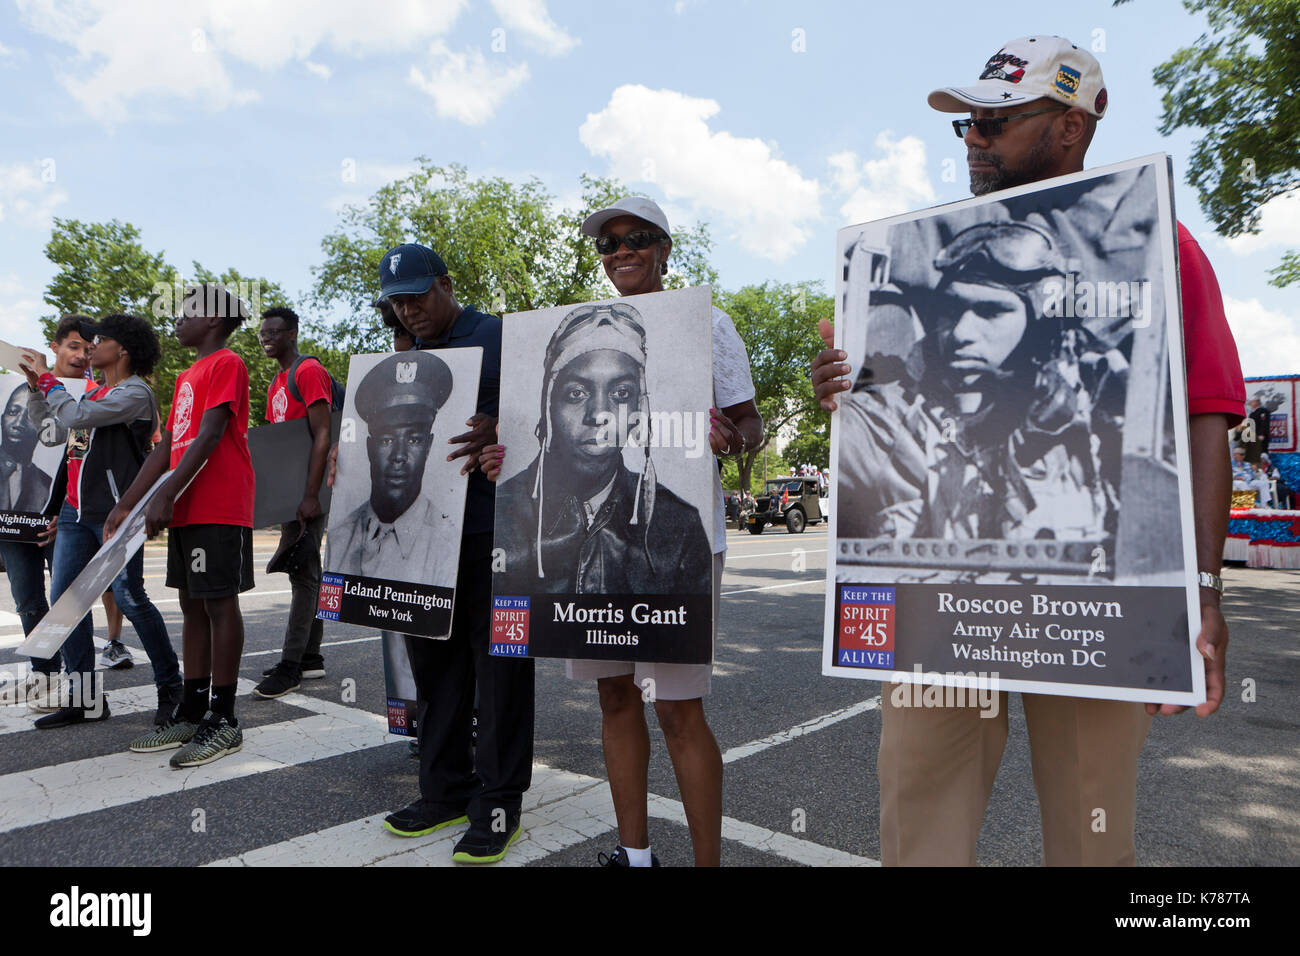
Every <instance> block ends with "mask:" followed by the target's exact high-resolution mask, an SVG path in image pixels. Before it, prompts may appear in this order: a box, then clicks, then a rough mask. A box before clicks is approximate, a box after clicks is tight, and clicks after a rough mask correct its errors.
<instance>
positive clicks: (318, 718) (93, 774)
mask: <svg viewBox="0 0 1300 956" xmlns="http://www.w3.org/2000/svg"><path fill="white" fill-rule="evenodd" d="M252 686H253V684H252V682H251V681H247V680H241V681H240V682H239V692H240V693H248V692H249V691H250V690H251V689H252ZM280 700H281V701H282V702H284V703H286V704H291V705H293V706H294V707H299V708H301V709H303V710H309V711H312V712H313V713H312V715H311V716H309V717H300V718H297V719H294V720H286V721H282V722H280V723H276V724H268V725H265V726H262V727H251V728H249V729H248V730H246V731H245V732H244V744H243V749H242V750H241V751H240V752H239V753H236V754H232V755H230V756H229V757H224V758H222V759H221V760H218V761H216V762H214V763H210V764H207V765H205V766H202V767H195V768H193V769H191V770H172V769H171V768H170V767H169V766H168V765H167V761H168V760H170V759H171V755H172V751H164V752H162V753H157V754H134V753H130V752H123V753H116V754H109V755H107V756H101V757H90V758H87V759H85V760H71V761H67V762H65V763H59V764H51V765H48V766H44V767H38V768H35V769H32V770H26V771H20V772H18V773H11V774H6V775H4V776H2V777H0V793H3V794H4V795H5V799H4V801H3V803H0V833H7V832H9V831H10V830H16V829H18V828H20V827H27V826H34V825H35V824H38V823H48V822H49V821H51V820H62V819H66V818H67V817H74V816H77V815H79V814H82V813H90V812H93V811H96V810H105V809H108V808H110V807H119V806H124V805H126V804H131V803H137V802H139V801H142V800H148V799H151V798H153V797H162V796H169V795H171V794H173V793H180V792H181V791H183V790H193V789H195V788H196V787H202V786H206V785H208V784H212V783H223V782H225V781H228V780H235V779H238V778H240V777H247V776H250V775H252V774H257V773H265V772H266V771H268V770H279V769H282V768H284V767H292V766H296V765H298V764H304V763H311V762H312V761H315V760H323V759H325V758H327V757H337V756H339V755H341V754H347V753H354V752H356V751H359V750H367V749H369V748H371V747H381V746H384V745H385V744H390V743H394V742H396V741H397V740H398V738H396V737H393V736H391V735H390V734H389V733H388V722H387V720H386V719H385V718H384V717H382V716H380V715H379V714H372V713H369V712H367V711H364V710H361V709H359V708H356V707H347V706H344V705H342V704H335V703H334V702H332V701H326V700H321V699H319V698H315V697H307V696H305V695H303V694H287V695H285V696H284V697H281V698H280ZM124 743H125V742H124Z"/></svg>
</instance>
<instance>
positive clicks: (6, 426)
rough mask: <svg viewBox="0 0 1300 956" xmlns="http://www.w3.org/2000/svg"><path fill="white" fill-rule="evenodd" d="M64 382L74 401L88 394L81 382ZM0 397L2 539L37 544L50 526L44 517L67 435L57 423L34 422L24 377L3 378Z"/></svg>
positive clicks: (29, 394)
mask: <svg viewBox="0 0 1300 956" xmlns="http://www.w3.org/2000/svg"><path fill="white" fill-rule="evenodd" d="M60 381H61V382H63V384H64V385H65V386H66V387H67V389H68V393H69V394H70V395H72V396H73V397H74V398H80V397H81V395H82V393H83V392H85V390H86V383H85V381H84V380H83V379H75V378H65V379H60ZM0 397H3V399H4V406H3V411H2V412H0V539H2V540H5V541H36V540H37V535H39V534H40V533H41V532H42V531H44V530H45V526H46V524H48V523H49V519H48V518H46V517H45V516H44V514H43V512H44V511H45V507H46V505H48V504H49V501H50V493H51V489H52V486H53V483H54V477H55V475H57V474H58V471H59V466H60V464H62V462H63V458H64V455H65V454H66V453H67V443H68V430H67V429H66V428H64V427H62V426H61V425H59V423H58V422H57V421H56V420H55V419H53V418H48V419H46V420H45V421H43V422H34V421H32V420H31V417H30V416H29V415H28V413H27V405H28V402H29V401H30V400H31V397H32V391H31V389H30V388H29V387H28V385H27V377H26V376H25V375H0Z"/></svg>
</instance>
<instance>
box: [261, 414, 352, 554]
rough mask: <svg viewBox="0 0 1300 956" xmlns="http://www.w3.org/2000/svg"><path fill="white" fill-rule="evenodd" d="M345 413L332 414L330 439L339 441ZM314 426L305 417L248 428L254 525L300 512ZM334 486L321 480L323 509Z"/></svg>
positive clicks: (290, 517) (291, 517) (283, 520)
mask: <svg viewBox="0 0 1300 956" xmlns="http://www.w3.org/2000/svg"><path fill="white" fill-rule="evenodd" d="M342 417H343V416H342V413H341V412H335V413H334V414H333V415H331V416H330V440H331V441H337V440H338V437H339V424H340V422H341V420H342ZM311 447H312V437H311V426H310V425H308V424H307V419H305V418H291V419H289V421H287V422H274V423H273V424H270V425H259V426H258V427H257V428H250V429H249V430H248V452H249V454H250V455H251V456H252V458H253V477H254V478H255V479H256V482H255V486H254V487H255V488H256V494H255V497H254V499H253V527H254V528H267V527H270V526H271V525H276V524H285V523H286V522H289V521H293V520H294V519H295V518H296V517H297V516H298V505H299V504H300V503H301V502H302V493H303V489H304V488H306V486H307V469H308V466H309V464H310V463H311ZM332 494H333V489H332V488H331V487H330V486H329V483H328V482H325V481H322V482H321V486H320V493H319V494H318V495H317V497H318V498H319V499H320V507H321V511H323V512H325V513H326V514H328V513H329V510H330V498H331V497H332Z"/></svg>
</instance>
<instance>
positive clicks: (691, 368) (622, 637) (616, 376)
mask: <svg viewBox="0 0 1300 956" xmlns="http://www.w3.org/2000/svg"><path fill="white" fill-rule="evenodd" d="M712 303H713V293H712V290H711V289H710V288H709V287H707V286H702V287H699V288H694V289H681V290H676V291H671V292H657V293H650V294H646V295H638V296H633V297H629V298H626V299H619V300H613V301H608V302H594V303H587V304H584V305H576V306H562V307H558V308H553V309H541V310H538V311H535V312H523V313H515V314H512V315H507V316H506V317H505V320H504V328H503V340H502V369H501V379H502V381H503V382H508V383H510V388H509V389H506V388H503V389H502V390H501V415H500V424H499V436H500V441H501V444H503V445H505V446H506V457H505V461H504V464H503V468H502V471H501V476H500V479H499V481H498V484H497V497H496V539H495V545H496V563H495V564H494V570H495V571H496V573H495V574H494V575H493V581H492V587H493V628H492V644H491V652H492V653H493V654H496V655H502V656H505V655H515V656H529V657H565V658H578V659H590V660H622V661H654V662H661V663H707V662H708V661H710V660H711V659H712V654H713V642H712V635H713V619H712V618H713V600H712V593H713V571H712V567H713V565H712V559H713V509H714V507H715V501H714V499H715V497H716V495H717V489H716V485H717V478H716V468H717V466H716V464H715V461H714V458H713V453H712V452H711V450H710V448H709V429H710V422H709V409H710V407H712V405H713V340H712V328H713V326H712V322H713V319H712Z"/></svg>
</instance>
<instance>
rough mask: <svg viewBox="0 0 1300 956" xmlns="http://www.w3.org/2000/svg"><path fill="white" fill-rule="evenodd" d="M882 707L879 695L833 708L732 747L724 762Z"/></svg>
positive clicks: (759, 751) (725, 754)
mask: <svg viewBox="0 0 1300 956" xmlns="http://www.w3.org/2000/svg"><path fill="white" fill-rule="evenodd" d="M879 709H880V697H879V695H877V696H875V697H872V698H870V699H868V700H860V701H858V702H857V703H856V704H853V705H851V706H849V707H841V708H840V709H839V710H833V711H831V712H830V713H829V714H822V715H821V716H820V717H814V718H812V719H811V720H805V721H804V722H803V723H802V724H795V725H794V726H793V727H791V728H790V729H789V730H782V731H781V732H779V733H775V734H769V735H768V736H766V737H761V738H759V739H758V740H751V741H750V742H749V743H747V744H741V745H740V746H739V747H732V748H730V749H729V750H727V752H726V753H724V754H723V755H722V762H723V763H731V762H732V761H735V760H742V759H744V758H745V757H749V756H752V755H753V754H756V753H761V752H762V751H764V750H766V749H767V748H768V747H775V746H776V745H777V744H784V743H789V742H790V741H791V740H796V739H798V738H799V737H803V736H805V735H806V734H811V733H815V732H817V731H819V730H825V729H826V728H827V727H830V726H832V725H834V724H838V723H839V722H840V721H841V720H848V719H849V718H850V717H856V716H858V714H865V713H866V712H867V711H869V710H879Z"/></svg>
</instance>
